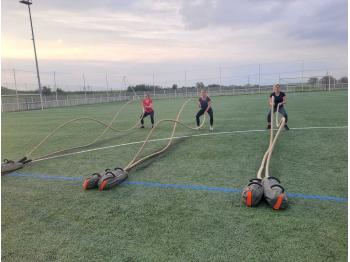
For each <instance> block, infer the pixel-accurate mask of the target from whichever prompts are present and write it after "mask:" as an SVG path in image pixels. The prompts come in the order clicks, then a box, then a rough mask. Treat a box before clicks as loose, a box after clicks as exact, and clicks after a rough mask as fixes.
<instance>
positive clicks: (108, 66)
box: [1, 0, 348, 89]
mask: <svg viewBox="0 0 350 262" xmlns="http://www.w3.org/2000/svg"><path fill="white" fill-rule="evenodd" d="M31 11H32V17H33V25H34V32H35V37H36V45H37V52H38V58H39V68H40V72H41V78H42V81H43V84H46V85H52V83H53V72H55V78H56V82H57V85H60V86H61V87H63V88H66V89H79V88H81V86H82V85H83V82H84V79H85V82H86V83H87V84H89V85H91V86H94V87H95V88H102V89H103V88H104V87H105V86H106V85H107V83H108V86H113V88H116V89H120V88H123V87H125V83H123V81H122V79H123V77H124V76H126V78H125V79H126V81H125V82H126V84H137V83H146V84H152V83H155V84H158V85H161V86H169V85H172V84H173V83H176V84H178V85H179V86H182V85H192V84H194V83H195V82H199V81H201V82H204V83H205V84H211V83H219V82H221V83H222V84H235V83H236V84H241V83H247V82H249V83H257V82H258V81H259V68H260V82H261V83H270V82H274V81H277V80H278V79H280V78H284V77H295V78H300V77H301V76H304V77H306V76H319V75H320V76H321V75H324V74H325V73H326V72H330V73H331V74H333V75H334V76H336V77H341V76H343V75H347V60H348V51H347V49H348V40H347V39H348V23H347V12H348V7H347V1H346V0H322V1H319V0H308V1H305V0H245V1H238V0H194V1H186V0H168V1H162V0H138V1H136V0H119V1H112V0H100V1H97V0H95V1H92V0H85V1H81V0H74V1H71V0H59V1H57V0H56V1H52V0H33V5H32V6H31ZM1 29H2V30H1V45H2V47H1V53H2V61H1V66H2V70H1V71H2V85H5V84H6V85H8V86H11V85H12V84H13V82H14V80H13V69H15V74H16V80H17V85H18V86H19V88H20V89H21V88H22V89H23V88H27V89H28V88H29V89H30V88H31V86H35V84H36V78H35V64H34V55H33V46H32V41H31V31H30V24H29V19H28V9H27V7H26V6H25V5H23V4H20V3H19V2H18V1H17V0H2V1H1ZM259 64H260V66H259ZM106 80H107V81H106Z"/></svg>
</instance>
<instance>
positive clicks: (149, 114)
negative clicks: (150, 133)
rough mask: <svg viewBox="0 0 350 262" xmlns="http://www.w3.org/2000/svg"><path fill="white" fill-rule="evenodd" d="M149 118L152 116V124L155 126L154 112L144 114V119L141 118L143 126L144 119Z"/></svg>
mask: <svg viewBox="0 0 350 262" xmlns="http://www.w3.org/2000/svg"><path fill="white" fill-rule="evenodd" d="M147 116H150V117H151V123H152V125H154V111H152V112H145V113H144V114H143V116H142V118H141V124H142V125H143V124H144V122H143V119H144V118H145V117H147Z"/></svg>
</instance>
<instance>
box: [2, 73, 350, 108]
mask: <svg viewBox="0 0 350 262" xmlns="http://www.w3.org/2000/svg"><path fill="white" fill-rule="evenodd" d="M280 83H281V87H282V90H283V91H286V92H312V91H325V92H332V91H337V90H347V89H348V84H347V83H336V82H333V83H331V82H329V83H321V82H320V81H317V82H315V83H303V82H299V83H298V82H295V78H289V79H280ZM206 89H207V90H208V92H209V95H210V96H236V95H251V94H267V93H271V90H272V85H264V86H257V85H254V86H251V85H245V86H220V87H212V88H211V87H206ZM151 95H152V98H153V99H174V98H186V97H197V96H198V95H199V89H198V88H186V89H185V88H179V89H162V90H157V91H155V92H154V93H153V92H152V93H151ZM143 96H144V92H127V91H119V92H109V93H108V96H107V93H105V92H91V91H90V92H87V93H81V94H79V93H66V94H61V95H58V94H55V93H54V94H53V95H50V96H43V102H42V104H41V101H40V96H39V94H37V93H28V94H17V95H16V94H14V95H2V96H1V112H15V111H27V110H38V109H42V108H44V109H48V108H57V107H70V106H78V105H88V104H97V103H112V102H120V101H127V100H138V99H140V98H142V97H143Z"/></svg>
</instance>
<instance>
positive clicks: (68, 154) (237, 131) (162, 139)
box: [32, 126, 348, 163]
mask: <svg viewBox="0 0 350 262" xmlns="http://www.w3.org/2000/svg"><path fill="white" fill-rule="evenodd" d="M339 128H348V127H347V126H309V127H294V128H290V130H310V129H339ZM276 130H277V129H276ZM266 131H267V130H266V129H251V130H236V131H225V132H216V133H215V132H211V133H204V134H195V135H187V136H175V137H174V139H181V138H188V137H201V136H217V135H228V134H239V133H257V132H266ZM169 139H170V137H165V138H158V139H151V140H149V142H157V141H164V140H169ZM144 142H145V141H135V142H129V143H124V144H117V145H112V146H104V147H98V148H93V149H87V150H82V151H78V152H72V153H67V154H62V155H58V156H51V157H46V158H41V159H38V160H33V161H32V163H34V162H39V161H44V160H49V159H54V158H60V157H65V156H72V155H77V154H83V153H88V152H93V151H98V150H103V149H109V148H114V147H122V146H130V145H136V144H141V143H144Z"/></svg>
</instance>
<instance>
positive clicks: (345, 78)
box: [338, 76, 348, 84]
mask: <svg viewBox="0 0 350 262" xmlns="http://www.w3.org/2000/svg"><path fill="white" fill-rule="evenodd" d="M338 83H340V84H347V83H348V77H347V76H343V77H342V78H340V79H338Z"/></svg>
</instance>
